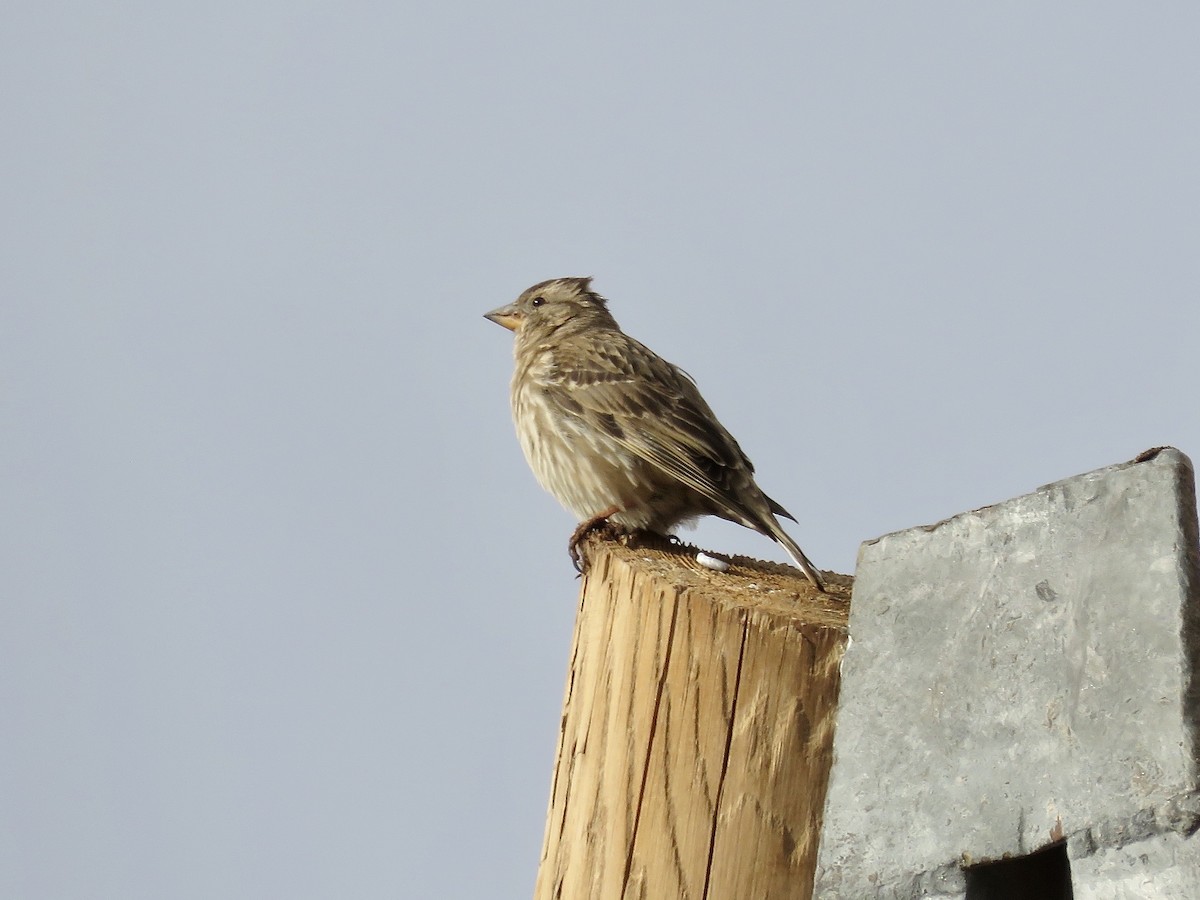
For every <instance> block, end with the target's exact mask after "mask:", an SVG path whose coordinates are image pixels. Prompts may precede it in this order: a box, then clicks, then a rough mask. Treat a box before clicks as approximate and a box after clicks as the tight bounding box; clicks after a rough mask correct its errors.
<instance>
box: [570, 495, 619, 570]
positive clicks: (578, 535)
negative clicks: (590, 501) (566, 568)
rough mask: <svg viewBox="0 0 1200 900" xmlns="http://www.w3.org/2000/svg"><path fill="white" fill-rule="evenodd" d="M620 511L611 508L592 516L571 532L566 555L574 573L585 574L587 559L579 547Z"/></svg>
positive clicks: (616, 508) (617, 507) (614, 507)
mask: <svg viewBox="0 0 1200 900" xmlns="http://www.w3.org/2000/svg"><path fill="white" fill-rule="evenodd" d="M620 511H621V508H620V507H619V506H613V507H609V508H608V509H606V510H605V511H604V512H602V513H600V514H599V515H597V516H592V517H591V518H590V519H584V520H583V521H582V522H580V523H579V525H578V526H577V527H576V528H575V530H574V531H573V532H571V540H570V541H568V542H567V553H568V554H570V557H571V564H572V565H574V566H575V571H576V572H578V573H579V574H580V575H583V574H584V573H585V572H587V557H586V556H584V554H583V553H582V552H580V550H579V545H580V544H581V543H583V540H584V538H586V537H587V536H588V535H589V534H591V533H592V532H593V531H595V530H597V529H598V528H602V527H604V526H606V525H608V524H609V523H608V517H609V516H611V515H613V514H614V513H618V512H620Z"/></svg>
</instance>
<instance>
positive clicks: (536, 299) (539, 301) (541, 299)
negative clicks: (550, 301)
mask: <svg viewBox="0 0 1200 900" xmlns="http://www.w3.org/2000/svg"><path fill="white" fill-rule="evenodd" d="M545 302H546V298H545V297H534V298H533V305H534V306H541V305H542V304H543V303H545Z"/></svg>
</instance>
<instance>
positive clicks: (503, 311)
mask: <svg viewBox="0 0 1200 900" xmlns="http://www.w3.org/2000/svg"><path fill="white" fill-rule="evenodd" d="M483 317H484V318H485V319H491V320H492V321H493V322H495V323H496V324H497V325H503V326H504V327H505V328H507V329H508V330H509V331H516V330H517V329H518V328H520V327H521V320H522V319H524V318H525V317H524V316H523V315H521V313H519V312H517V304H515V303H510V304H508V306H502V307H500V308H499V309H493V310H492V311H491V312H490V313H484V314H483Z"/></svg>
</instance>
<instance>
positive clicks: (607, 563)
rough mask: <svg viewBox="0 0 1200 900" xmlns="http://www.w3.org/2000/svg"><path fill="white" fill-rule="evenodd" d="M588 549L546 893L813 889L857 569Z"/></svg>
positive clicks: (613, 895) (542, 898)
mask: <svg viewBox="0 0 1200 900" xmlns="http://www.w3.org/2000/svg"><path fill="white" fill-rule="evenodd" d="M587 552H588V555H589V559H590V562H591V565H590V568H589V570H588V574H587V575H586V576H585V577H584V580H583V584H582V589H581V592H580V605H579V613H578V617H577V620H576V627H575V639H574V647H573V650H572V655H571V662H570V667H569V671H568V673H567V687H566V696H565V698H564V702H563V718H562V731H561V734H560V739H559V748H558V759H557V763H556V767H555V773H554V781H553V785H552V789H551V797H550V808H549V811H548V814H547V821H546V834H545V841H544V846H543V852H542V860H541V866H540V869H539V872H538V880H537V886H536V889H535V898H536V900H626V898H628V900H632V898H647V900H661V898H676V897H678V898H694V900H701V898H703V900H726V898H728V900H743V898H755V900H758V898H772V900H776V898H778V900H783V898H786V900H792V898H809V897H810V896H811V891H812V877H813V869H814V866H815V861H816V850H817V846H816V844H817V836H818V834H819V831H820V820H821V810H822V806H823V804H824V799H825V788H826V782H827V779H828V773H829V767H830V762H831V759H830V754H831V749H832V743H833V713H834V710H835V707H836V703H837V694H838V663H839V661H840V660H841V656H842V652H843V650H844V647H845V633H846V632H845V628H846V614H847V609H848V602H847V601H848V596H849V579H848V578H845V577H844V576H837V575H833V576H831V579H830V580H831V587H830V589H831V592H832V596H830V595H821V594H818V593H816V592H815V591H814V590H813V589H812V588H811V587H810V586H809V584H808V582H807V581H805V580H804V578H803V577H802V576H800V575H799V573H797V572H795V570H793V569H790V568H788V567H784V566H778V565H775V564H771V563H759V562H755V561H753V560H746V559H741V558H736V559H735V560H734V565H733V567H732V568H731V569H730V571H729V572H725V573H717V572H712V571H709V570H707V569H704V568H702V567H700V566H698V565H696V563H695V562H694V551H693V552H689V551H688V550H687V548H677V547H671V546H669V545H654V546H650V545H639V546H632V547H627V546H623V545H622V544H620V543H616V542H606V541H601V540H593V541H591V542H590V543H589V544H588V546H587Z"/></svg>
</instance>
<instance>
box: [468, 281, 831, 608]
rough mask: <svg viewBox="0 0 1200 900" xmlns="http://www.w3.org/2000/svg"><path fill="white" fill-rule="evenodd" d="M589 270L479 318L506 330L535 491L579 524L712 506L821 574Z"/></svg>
mask: <svg viewBox="0 0 1200 900" xmlns="http://www.w3.org/2000/svg"><path fill="white" fill-rule="evenodd" d="M591 282H592V280H591V279H590V278H556V279H553V280H551V281H543V282H541V283H540V284H535V285H534V286H533V287H531V288H529V290H527V291H525V292H524V293H523V294H521V296H520V297H518V298H517V299H516V301H515V302H513V303H510V304H508V305H507V306H502V307H500V308H499V309H495V310H493V311H492V312H490V313H486V314H485V317H486V318H488V319H491V320H492V321H493V322H495V323H497V324H498V325H503V326H504V327H505V328H507V329H509V330H510V331H512V332H514V333H515V335H516V338H515V341H514V348H513V355H514V357H515V359H516V371H515V372H514V373H513V380H512V410H513V420H514V422H515V423H516V427H517V437H518V438H519V440H520V441H521V449H522V450H524V451H525V458H526V459H527V460H528V461H529V465H530V467H531V468H532V469H533V473H534V475H536V476H537V480H538V481H539V482H540V483H541V485H542V487H544V488H545V489H546V490H547V491H549V492H550V493H551V494H553V495H554V496H555V497H556V498H557V499H558V501H559V502H560V503H562V505H563V506H565V507H566V508H567V509H569V510H570V511H571V512H572V513H574V514H575V515H576V516H577V517H578V518H579V519H580V520H581V524H580V526H579V528H577V529H576V531H575V534H574V535H573V536H572V538H571V556H572V559H574V560H575V561H576V565H578V556H577V549H576V545H577V544H578V542H579V541H580V540H581V539H582V538H583V536H584V535H585V534H587V532H588V531H589V530H590V529H591V528H593V527H596V526H597V525H600V524H602V523H604V522H608V523H610V524H612V525H615V526H618V527H620V528H622V529H626V530H638V529H645V530H648V531H654V532H658V533H660V534H666V533H668V532H669V531H670V530H671V529H672V528H674V527H675V526H677V525H679V524H681V523H684V522H687V521H689V520H692V519H696V518H698V517H699V516H706V515H711V516H720V517H721V518H723V519H728V520H729V521H731V522H736V523H737V524H739V525H744V526H746V527H747V528H753V529H754V530H755V531H757V532H760V533H761V534H764V535H766V536H767V537H770V538H772V539H774V540H776V541H778V542H779V543H780V544H782V545H783V546H784V547H785V548H786V549H787V551H788V554H789V555H790V556H791V557H792V559H793V560H795V562H796V565H798V566H799V567H800V568H801V569H802V570H803V571H804V574H805V575H806V576H807V577H808V580H809V581H811V582H812V583H813V584H814V585H815V586H816V587H817V588H818V589H819V590H824V585H823V584H822V582H821V576H820V574H819V573H818V572H817V569H816V568H815V567H814V566H813V564H812V563H811V562H809V560H808V557H806V556H805V555H804V551H802V550H801V549H800V547H799V546H797V544H796V542H795V541H793V540H792V539H791V537H789V536H788V534H787V533H786V532H785V531H784V530H783V528H781V527H780V525H779V522H778V521H777V520H776V518H775V517H776V516H777V515H778V516H787V517H788V518H789V519H792V521H795V519H794V518H793V517H792V516H791V515H790V514H789V513H788V512H787V511H786V510H785V509H784V508H783V507H782V506H780V505H779V504H778V503H776V502H775V501H774V500H772V499H771V498H770V497H768V496H767V495H766V494H764V493H763V492H762V490H761V489H760V488H759V486H758V485H757V484H755V483H754V466H753V465H751V463H750V460H749V459H747V458H746V454H745V453H743V452H742V448H741V447H739V446H738V443H737V441H735V440H734V439H733V435H731V434H730V433H729V432H728V431H726V430H725V428H724V427H723V426H722V425H721V423H720V422H718V421H717V417H716V416H715V415H713V411H712V410H711V409H709V406H708V404H707V403H705V402H704V398H703V397H701V396H700V391H699V390H698V389H697V388H696V384H695V382H693V381H692V379H691V377H690V376H688V375H687V374H686V373H685V372H684V371H683V370H682V369H680V368H678V367H676V366H673V365H671V363H669V362H667V361H666V360H664V359H663V358H662V357H660V356H658V355H657V354H656V353H654V351H652V350H650V349H649V348H648V347H646V346H645V345H643V344H641V343H639V342H638V341H636V340H634V339H633V338H631V337H630V336H629V335H627V334H625V333H624V332H623V331H621V328H620V326H619V325H617V322H616V319H614V318H613V317H612V314H611V313H610V312H609V311H608V303H607V301H606V300H605V299H604V298H603V297H601V296H600V295H599V294H597V293H596V292H595V291H593V290H592V287H591Z"/></svg>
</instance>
